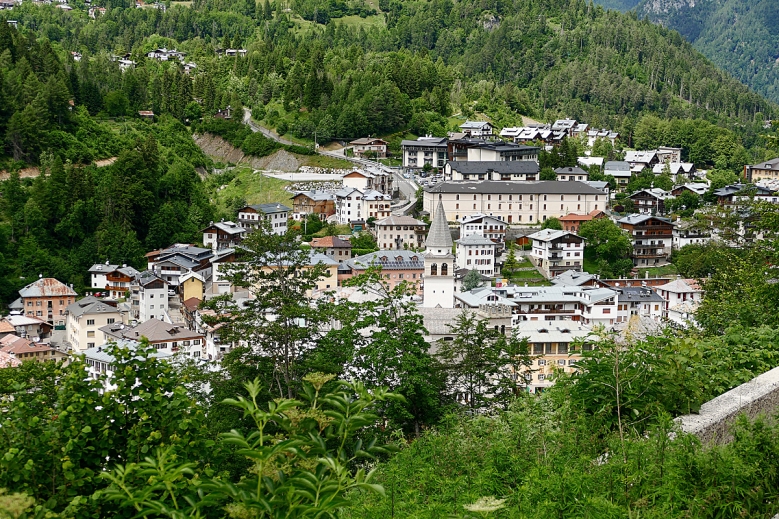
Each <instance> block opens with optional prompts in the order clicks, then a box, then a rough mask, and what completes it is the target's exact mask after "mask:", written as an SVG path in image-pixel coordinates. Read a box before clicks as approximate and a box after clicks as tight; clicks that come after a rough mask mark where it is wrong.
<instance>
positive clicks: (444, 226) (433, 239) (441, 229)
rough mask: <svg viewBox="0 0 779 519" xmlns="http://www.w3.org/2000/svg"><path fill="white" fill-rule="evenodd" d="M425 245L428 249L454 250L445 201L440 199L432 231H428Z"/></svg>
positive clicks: (431, 227)
mask: <svg viewBox="0 0 779 519" xmlns="http://www.w3.org/2000/svg"><path fill="white" fill-rule="evenodd" d="M425 247H426V248H428V249H431V248H438V249H446V250H448V251H451V250H452V233H451V232H450V231H449V224H448V223H447V221H446V213H445V212H444V203H443V201H441V200H439V201H438V207H437V208H436V210H435V215H434V216H433V223H432V225H431V226H430V231H429V232H428V233H427V239H426V240H425Z"/></svg>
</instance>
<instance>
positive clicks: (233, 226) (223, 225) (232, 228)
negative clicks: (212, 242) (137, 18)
mask: <svg viewBox="0 0 779 519" xmlns="http://www.w3.org/2000/svg"><path fill="white" fill-rule="evenodd" d="M211 229H218V230H220V231H222V232H226V233H227V234H234V235H241V234H244V233H245V232H246V229H244V228H243V227H241V226H240V225H238V224H237V223H235V222H229V221H228V222H225V221H221V222H211V224H210V225H209V226H208V227H206V228H205V229H203V230H202V231H200V232H208V231H210V230H211Z"/></svg>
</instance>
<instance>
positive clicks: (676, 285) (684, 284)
mask: <svg viewBox="0 0 779 519" xmlns="http://www.w3.org/2000/svg"><path fill="white" fill-rule="evenodd" d="M655 289H656V290H665V291H666V292H673V293H675V294H676V293H680V294H684V293H690V292H703V290H702V289H701V287H700V286H699V285H698V282H697V281H696V280H694V279H675V280H673V281H671V282H670V283H666V284H665V285H660V286H659V287H655Z"/></svg>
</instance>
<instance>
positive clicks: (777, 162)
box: [749, 158, 779, 169]
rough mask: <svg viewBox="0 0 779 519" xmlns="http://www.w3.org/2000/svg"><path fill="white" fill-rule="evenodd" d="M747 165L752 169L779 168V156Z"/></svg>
mask: <svg viewBox="0 0 779 519" xmlns="http://www.w3.org/2000/svg"><path fill="white" fill-rule="evenodd" d="M749 167H750V168H753V169H779V158H775V159H771V160H767V161H765V162H761V163H760V164H754V165H752V166H749Z"/></svg>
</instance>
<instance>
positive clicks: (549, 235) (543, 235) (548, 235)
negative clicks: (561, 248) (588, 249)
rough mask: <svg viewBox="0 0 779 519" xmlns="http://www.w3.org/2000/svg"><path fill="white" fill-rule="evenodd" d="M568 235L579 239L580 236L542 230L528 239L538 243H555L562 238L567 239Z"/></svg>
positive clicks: (566, 232) (552, 230)
mask: <svg viewBox="0 0 779 519" xmlns="http://www.w3.org/2000/svg"><path fill="white" fill-rule="evenodd" d="M568 235H571V236H576V237H577V238H579V236H577V235H575V234H574V233H572V232H568V231H559V230H557V229H542V230H540V231H538V232H536V233H533V234H531V235H529V236H528V238H530V239H531V240H538V241H553V240H557V239H560V238H565V237H566V236H568ZM580 239H581V238H580Z"/></svg>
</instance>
